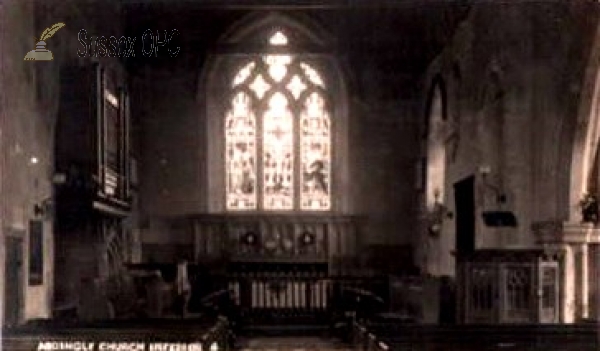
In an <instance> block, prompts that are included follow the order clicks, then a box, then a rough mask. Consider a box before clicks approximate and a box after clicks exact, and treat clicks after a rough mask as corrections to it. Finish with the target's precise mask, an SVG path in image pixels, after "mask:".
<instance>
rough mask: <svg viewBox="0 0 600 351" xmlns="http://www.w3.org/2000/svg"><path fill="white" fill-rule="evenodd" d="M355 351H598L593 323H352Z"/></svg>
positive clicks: (595, 328) (595, 329)
mask: <svg viewBox="0 0 600 351" xmlns="http://www.w3.org/2000/svg"><path fill="white" fill-rule="evenodd" d="M352 325H353V327H352V346H353V347H352V348H353V350H354V351H408V350H410V351H426V350H437V349H443V350H448V351H480V350H500V349H510V350H545V351H559V350H560V351H574V350H577V351H580V350H581V351H592V350H597V349H598V346H599V343H598V330H597V326H596V325H595V324H593V323H588V324H575V325H564V324H562V325H557V324H555V325H539V324H529V325H514V324H513V325H483V324H480V325H418V324H406V323H402V322H365V323H361V322H356V321H354V322H353V324H352Z"/></svg>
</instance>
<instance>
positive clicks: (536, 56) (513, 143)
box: [415, 2, 598, 274]
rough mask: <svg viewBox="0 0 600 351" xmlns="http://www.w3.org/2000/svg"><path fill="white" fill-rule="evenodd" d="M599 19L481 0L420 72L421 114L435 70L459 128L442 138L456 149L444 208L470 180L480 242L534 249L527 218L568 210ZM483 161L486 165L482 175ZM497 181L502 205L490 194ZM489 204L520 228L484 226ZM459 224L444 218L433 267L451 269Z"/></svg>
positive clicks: (573, 7) (563, 9)
mask: <svg viewBox="0 0 600 351" xmlns="http://www.w3.org/2000/svg"><path fill="white" fill-rule="evenodd" d="M597 20H598V8H597V6H593V5H592V4H585V3H577V4H563V3H544V4H540V3H535V4H527V3H521V2H519V3H515V4H506V3H501V4H492V3H486V4H480V5H477V6H474V8H473V9H472V11H471V13H470V16H469V18H468V19H467V20H466V21H465V22H464V23H463V24H462V25H461V26H460V27H459V29H458V30H457V32H456V34H455V36H454V39H453V41H452V42H451V43H450V44H449V45H448V46H447V47H446V48H445V50H444V51H443V52H442V53H441V54H440V55H439V56H438V57H437V59H436V60H435V61H434V62H433V63H432V64H431V65H430V67H429V69H428V72H427V74H426V75H425V77H424V78H423V86H422V99H421V101H423V111H425V110H426V105H425V104H426V101H427V100H426V98H427V94H428V92H429V89H430V87H431V84H432V82H433V80H434V77H436V76H438V77H441V78H442V79H443V80H444V82H445V85H446V90H447V110H448V124H449V126H450V129H454V130H455V131H456V132H457V133H456V136H457V137H458V139H457V140H458V143H457V144H452V143H450V142H449V143H447V148H448V150H449V151H450V150H452V151H453V152H454V151H455V155H454V156H453V157H451V158H450V159H448V160H447V164H446V172H445V179H446V183H445V188H446V190H447V191H446V197H445V198H444V199H443V203H444V205H445V206H446V207H447V208H448V210H449V211H450V212H453V211H454V194H453V191H452V187H453V185H454V184H455V183H456V182H457V181H459V180H461V179H463V178H465V177H467V176H471V175H474V176H475V177H476V190H475V194H476V195H475V203H476V222H477V223H476V246H477V247H479V248H485V247H528V246H532V245H533V244H534V236H533V233H532V230H531V225H532V224H533V223H535V222H538V221H543V220H550V219H558V220H566V219H567V217H568V216H569V213H570V212H571V207H572V206H573V204H571V203H570V201H569V200H568V199H567V196H565V192H568V190H567V189H568V188H569V185H568V179H569V177H570V176H569V174H570V172H571V170H570V159H571V153H570V152H571V150H572V141H570V140H571V138H572V133H573V132H572V126H573V125H574V123H575V121H576V120H577V114H578V108H579V103H580V94H581V91H582V88H583V84H584V72H585V69H586V66H587V64H588V59H589V53H590V49H591V45H592V40H593V35H594V32H595V23H596V22H597ZM423 116H425V115H423ZM565 135H571V137H565ZM454 148H456V149H455V150H454ZM482 166H488V167H489V170H490V173H489V174H487V175H486V176H485V179H484V177H483V176H482V173H481V172H480V170H481V167H482ZM489 185H491V186H492V187H490V186H489ZM494 187H495V188H498V190H499V192H500V193H502V194H504V195H506V201H505V203H498V202H497V201H496V195H497V194H496V191H495V190H494V189H493V188H494ZM485 210H509V211H512V212H513V213H514V214H515V215H516V217H517V221H518V226H517V227H516V228H492V227H488V226H486V225H485V224H484V223H483V220H482V218H481V213H482V211H485ZM455 231H456V228H455V223H454V219H452V218H447V219H445V220H444V223H443V231H442V235H441V236H440V238H439V239H437V241H436V242H435V243H434V244H433V246H434V247H435V248H436V249H437V250H438V251H437V252H439V255H438V256H437V258H436V259H435V260H433V261H432V262H431V263H430V267H429V270H430V271H431V272H432V273H434V274H453V272H454V264H453V262H454V259H453V257H452V255H451V252H452V251H453V250H454V244H455V236H456V233H455ZM423 232H424V228H423V226H422V228H421V231H420V232H419V233H423ZM419 238H424V235H421V234H419V235H416V236H415V239H416V240H415V243H416V245H417V246H418V245H422V242H423V239H419Z"/></svg>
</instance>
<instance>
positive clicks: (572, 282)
mask: <svg viewBox="0 0 600 351" xmlns="http://www.w3.org/2000/svg"><path fill="white" fill-rule="evenodd" d="M559 247H560V248H561V249H562V250H564V253H565V254H564V261H563V267H562V274H561V275H562V279H561V287H560V290H561V295H562V299H561V306H560V307H561V314H560V315H561V322H562V323H573V322H575V319H576V318H575V315H576V293H575V291H576V279H575V271H576V269H575V257H574V254H573V249H572V247H571V246H570V245H567V244H563V245H559Z"/></svg>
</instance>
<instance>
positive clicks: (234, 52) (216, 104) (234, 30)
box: [197, 12, 353, 213]
mask: <svg viewBox="0 0 600 351" xmlns="http://www.w3.org/2000/svg"><path fill="white" fill-rule="evenodd" d="M276 31H283V32H285V34H286V37H288V39H289V45H287V46H286V48H285V49H289V54H291V55H294V57H299V58H301V59H302V61H304V62H307V63H308V64H309V65H311V66H312V67H313V68H315V69H316V70H317V71H318V72H319V73H320V74H321V75H322V77H323V80H324V81H325V82H327V94H328V98H329V106H331V110H330V120H331V128H332V132H331V145H332V150H331V160H332V161H331V162H332V163H331V169H332V170H335V172H333V174H332V175H331V178H332V179H331V194H332V200H334V201H332V204H331V208H330V210H329V211H328V212H329V213H351V209H352V207H353V206H352V203H351V193H352V192H353V191H352V187H351V182H350V179H349V178H350V177H349V165H348V164H347V160H348V122H347V121H348V107H347V105H348V103H347V88H346V82H345V79H344V75H343V74H342V70H341V69H340V66H339V64H338V62H337V60H336V59H335V57H333V52H329V51H328V50H329V49H328V47H330V43H331V39H330V36H329V35H328V34H327V33H326V32H324V31H323V30H322V28H320V27H319V26H317V25H314V23H310V21H307V20H306V19H304V18H300V19H296V18H292V17H290V16H286V15H283V14H280V13H277V12H270V13H267V14H265V13H261V12H258V13H252V14H250V15H248V16H246V17H245V18H243V19H241V20H240V21H238V22H237V23H235V24H234V25H233V26H231V28H230V29H229V30H227V31H226V32H225V33H224V34H223V35H222V36H221V39H220V41H219V43H218V44H217V46H216V50H215V51H214V52H212V53H210V54H209V55H208V60H207V61H206V64H205V67H204V69H203V71H202V73H201V76H200V84H199V89H198V93H199V95H198V99H197V101H198V103H199V106H198V107H199V110H200V111H201V112H202V113H200V115H201V116H199V118H203V124H204V126H205V128H206V129H205V142H204V144H205V146H206V147H205V151H204V152H203V153H204V155H203V156H204V157H205V159H206V162H205V163H204V164H201V165H200V166H201V167H202V168H203V169H202V172H201V174H203V175H204V179H203V183H204V185H205V188H206V189H207V196H205V198H206V199H207V200H206V201H207V202H206V203H205V204H204V205H205V206H204V210H205V211H206V212H208V213H222V212H225V211H226V204H225V188H226V182H225V180H224V176H223V175H224V174H225V171H226V168H225V165H224V159H225V156H224V155H225V146H224V144H225V143H224V142H223V138H218V137H215V136H220V135H224V128H225V127H224V118H223V116H224V114H225V113H226V110H227V109H228V108H229V107H230V103H231V101H230V100H228V99H226V98H224V97H225V96H227V95H228V94H229V93H230V92H231V91H232V89H231V82H232V79H233V78H234V77H233V76H234V75H235V72H237V71H239V69H240V68H242V67H243V66H244V63H247V62H248V60H249V59H251V58H252V57H257V56H258V55H264V54H267V53H270V52H272V51H273V52H275V53H277V54H281V53H283V52H286V54H287V53H288V52H287V51H285V50H284V51H282V48H280V47H276V48H273V47H270V46H268V39H269V36H270V35H271V34H273V33H275V32H276ZM223 48H225V50H223ZM275 49H276V50H275ZM202 114H203V116H202ZM296 210H297V209H296Z"/></svg>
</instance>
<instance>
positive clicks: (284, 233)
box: [174, 214, 362, 262]
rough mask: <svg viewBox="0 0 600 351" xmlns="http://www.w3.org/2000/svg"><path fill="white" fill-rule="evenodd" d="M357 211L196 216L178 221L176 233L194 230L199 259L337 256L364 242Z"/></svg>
mask: <svg viewBox="0 0 600 351" xmlns="http://www.w3.org/2000/svg"><path fill="white" fill-rule="evenodd" d="M361 222H362V220H361V219H360V218H359V217H356V216H343V215H323V214H294V215H275V214H273V215H263V214H252V215H250V214H223V215H195V216H190V217H187V218H185V219H180V220H177V223H175V225H174V229H175V231H176V232H178V233H176V234H179V233H180V234H181V235H184V236H188V235H190V234H191V236H192V237H193V242H194V258H195V260H196V261H203V260H206V259H207V258H210V257H223V256H226V257H227V258H229V259H231V260H234V261H236V260H253V259H260V260H264V259H279V260H303V261H324V262H327V261H332V260H335V259H336V258H339V257H352V256H354V255H355V254H356V253H357V251H358V249H359V247H360V244H361V243H360V240H359V238H360V235H359V233H360V228H361Z"/></svg>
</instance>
